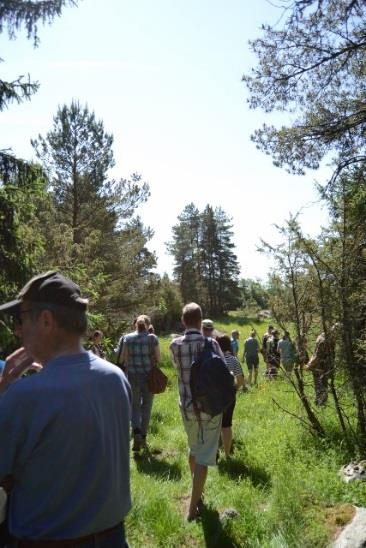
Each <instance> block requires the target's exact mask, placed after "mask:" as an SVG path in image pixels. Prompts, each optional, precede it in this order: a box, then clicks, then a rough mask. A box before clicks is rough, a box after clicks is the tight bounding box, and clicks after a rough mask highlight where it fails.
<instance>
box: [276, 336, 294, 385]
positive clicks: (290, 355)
mask: <svg viewBox="0 0 366 548" xmlns="http://www.w3.org/2000/svg"><path fill="white" fill-rule="evenodd" d="M278 352H279V354H280V363H281V365H282V367H283V369H284V370H285V373H286V375H287V376H291V373H292V371H293V368H294V363H295V347H294V344H293V342H292V340H291V337H290V333H289V332H288V331H284V333H283V337H282V339H280V340H279V341H278Z"/></svg>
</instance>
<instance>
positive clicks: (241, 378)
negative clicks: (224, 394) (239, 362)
mask: <svg viewBox="0 0 366 548" xmlns="http://www.w3.org/2000/svg"><path fill="white" fill-rule="evenodd" d="M244 382H245V380H244V375H237V376H236V377H235V386H236V387H237V388H239V387H240V386H243V384H244Z"/></svg>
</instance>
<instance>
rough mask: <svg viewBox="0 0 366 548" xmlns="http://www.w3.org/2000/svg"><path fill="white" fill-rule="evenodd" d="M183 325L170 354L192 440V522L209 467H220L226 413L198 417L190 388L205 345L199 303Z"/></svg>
mask: <svg viewBox="0 0 366 548" xmlns="http://www.w3.org/2000/svg"><path fill="white" fill-rule="evenodd" d="M182 323H183V325H184V327H185V332H184V335H183V336H181V337H178V338H176V339H174V340H173V341H172V343H171V345H170V351H171V355H172V360H173V365H174V367H175V368H176V369H177V373H178V387H179V407H180V411H181V415H182V421H183V425H184V428H185V431H186V434H187V438H188V447H189V457H188V462H189V467H190V471H191V475H192V491H191V499H190V505H189V511H188V516H187V519H188V521H191V520H193V519H195V518H196V517H197V516H198V515H199V512H200V507H201V505H202V497H203V491H204V487H205V483H206V478H207V471H208V466H212V465H215V464H216V453H217V449H218V444H219V439H220V431H221V420H222V413H221V414H219V415H216V416H215V417H211V416H210V415H207V414H206V413H203V412H201V413H199V416H197V414H196V413H195V411H194V409H193V403H192V394H191V389H190V375H191V366H192V362H193V360H195V359H197V357H198V356H199V355H200V354H201V352H202V350H203V347H204V344H205V337H204V336H203V335H202V333H201V328H202V310H201V307H200V306H199V305H198V304H196V303H190V304H187V305H185V307H184V308H183V312H182ZM212 346H213V350H214V351H215V352H216V353H217V354H219V355H221V356H223V355H222V352H221V350H220V347H219V345H218V343H217V342H216V340H212Z"/></svg>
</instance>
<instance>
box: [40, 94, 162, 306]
mask: <svg viewBox="0 0 366 548" xmlns="http://www.w3.org/2000/svg"><path fill="white" fill-rule="evenodd" d="M32 144H33V146H34V148H35V150H36V153H37V156H38V158H39V159H40V160H41V161H42V164H43V167H44V169H45V171H47V173H48V174H49V187H48V190H49V193H50V196H51V204H50V209H49V211H44V218H43V221H44V222H43V225H44V229H45V232H46V234H47V252H46V256H45V258H44V266H45V267H48V268H49V267H50V266H53V267H58V268H60V269H62V270H63V271H65V272H68V273H69V274H70V275H72V277H73V278H75V279H76V281H78V282H79V283H80V284H81V285H82V286H83V287H85V288H87V289H88V291H89V293H90V294H92V295H93V304H94V309H95V310H97V311H101V312H105V311H107V313H108V314H109V315H114V314H115V313H119V314H120V311H121V308H124V309H125V312H126V313H128V311H129V310H131V309H133V308H134V307H135V306H136V303H138V302H139V303H141V301H142V300H143V299H144V295H145V293H144V289H145V287H146V286H147V285H148V284H147V281H148V280H149V276H150V270H151V268H152V267H153V266H155V262H156V258H155V255H154V254H153V253H151V252H149V251H148V249H147V248H146V243H147V241H148V240H149V239H150V238H151V237H152V231H151V230H150V229H147V228H145V227H144V226H143V225H142V223H141V221H140V219H139V218H135V217H134V213H135V210H136V208H137V207H138V206H139V205H140V204H141V203H143V202H145V201H146V200H147V198H148V196H149V186H148V185H147V183H142V181H141V176H140V175H137V174H133V175H132V177H131V179H121V180H120V181H114V180H113V179H110V177H109V170H110V169H111V168H112V167H113V166H114V159H113V151H112V144H113V137H112V135H110V134H108V133H107V132H106V131H105V130H104V126H103V122H102V121H98V120H97V119H96V117H95V114H94V113H93V112H90V111H89V109H88V108H87V107H82V106H81V105H80V104H79V103H78V102H76V101H73V102H72V104H71V105H70V106H66V105H64V106H63V107H60V108H59V109H58V111H57V114H56V116H55V117H54V120H53V127H52V129H51V130H50V131H49V132H48V133H47V135H46V136H45V137H42V136H38V138H37V139H35V140H33V141H32Z"/></svg>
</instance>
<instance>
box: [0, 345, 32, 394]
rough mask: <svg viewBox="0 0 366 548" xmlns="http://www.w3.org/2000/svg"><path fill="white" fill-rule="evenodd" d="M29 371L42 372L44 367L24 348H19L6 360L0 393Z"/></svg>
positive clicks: (0, 381) (0, 378)
mask: <svg viewBox="0 0 366 548" xmlns="http://www.w3.org/2000/svg"><path fill="white" fill-rule="evenodd" d="M29 369H34V370H35V371H40V370H41V369H42V366H41V365H40V364H39V363H36V362H34V361H33V358H31V357H30V356H29V355H28V354H27V352H26V350H25V349H24V348H23V347H21V348H18V350H15V352H13V353H12V354H10V356H8V357H7V358H6V360H5V367H4V370H3V374H2V376H1V377H0V391H3V390H4V389H5V388H6V387H7V386H8V385H9V384H10V383H12V382H14V381H16V380H18V379H19V378H20V377H21V376H22V375H23V374H24V373H25V372H26V371H28V370H29Z"/></svg>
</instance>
